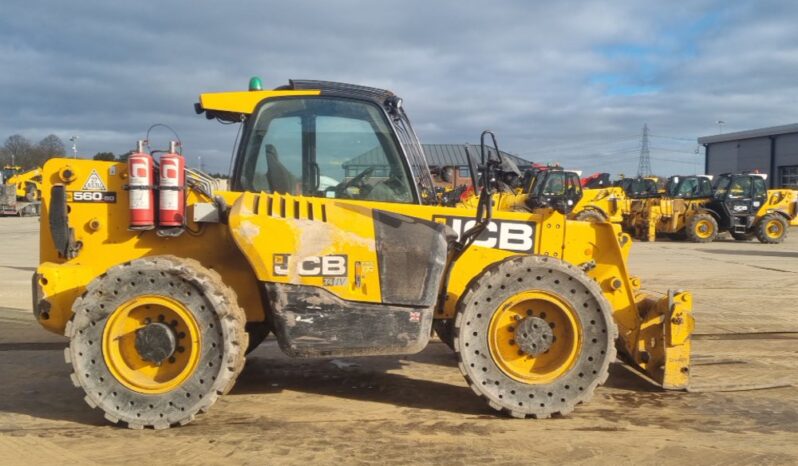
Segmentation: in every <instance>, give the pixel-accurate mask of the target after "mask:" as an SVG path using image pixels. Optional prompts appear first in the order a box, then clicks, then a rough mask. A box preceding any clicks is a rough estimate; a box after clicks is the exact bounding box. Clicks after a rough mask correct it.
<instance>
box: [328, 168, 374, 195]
mask: <svg viewBox="0 0 798 466" xmlns="http://www.w3.org/2000/svg"><path fill="white" fill-rule="evenodd" d="M374 168H375V167H374V166H371V167H368V168H367V169H365V170H363V171H362V172H360V173H358V174H357V175H355V176H354V177H353V178H352V179H351V180H349V181H342V182H341V183H339V184H338V186H336V187H335V188H333V189H334V190H335V194H336V197H346V190H347V189H349V188H351V187H354V186H356V187H359V188H361V190H362V189H363V188H364V186H363V185H364V184H365V183H366V181H367V180H368V179H369V178H371V174H372V173H374Z"/></svg>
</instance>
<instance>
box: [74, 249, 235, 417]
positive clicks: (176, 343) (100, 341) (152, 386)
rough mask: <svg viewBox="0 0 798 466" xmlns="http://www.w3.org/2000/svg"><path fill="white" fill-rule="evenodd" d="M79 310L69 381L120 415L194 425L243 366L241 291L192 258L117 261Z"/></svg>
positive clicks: (110, 414) (100, 405)
mask: <svg viewBox="0 0 798 466" xmlns="http://www.w3.org/2000/svg"><path fill="white" fill-rule="evenodd" d="M72 310H73V312H74V316H73V318H72V320H71V321H70V322H69V324H68V325H67V329H66V334H67V336H68V337H69V338H70V343H69V348H68V349H67V350H66V357H67V362H70V363H71V364H72V367H73V369H74V373H73V374H72V375H71V377H72V381H73V383H74V384H75V385H76V386H79V387H81V388H83V390H84V391H85V392H86V397H85V400H86V402H87V403H88V404H89V405H90V406H92V407H98V408H100V409H102V410H103V411H104V412H105V417H106V418H107V419H108V420H110V421H111V422H114V423H117V422H124V423H126V424H127V426H128V427H131V428H143V427H154V428H167V427H169V426H171V425H175V424H187V423H189V422H190V421H191V420H193V419H194V416H195V415H196V414H197V413H200V412H205V411H206V410H207V409H208V408H209V407H210V406H211V405H212V404H213V403H214V402H215V401H216V399H217V398H218V397H219V396H220V395H222V394H224V393H227V392H228V391H229V390H230V389H231V388H232V387H233V384H234V382H235V379H236V377H237V376H238V374H239V372H240V371H241V369H242V368H243V365H244V349H245V348H246V347H247V334H246V332H245V331H244V320H245V318H244V313H243V311H242V310H241V308H240V307H239V306H238V304H237V300H236V296H235V293H234V292H233V291H232V290H231V289H230V288H229V287H227V286H226V285H225V284H224V283H223V282H222V280H221V277H220V276H219V275H218V274H217V273H216V272H213V271H211V270H208V269H206V268H204V267H203V266H202V265H200V264H199V262H197V261H194V260H190V259H179V258H177V257H173V256H156V257H150V258H144V259H138V260H134V261H132V262H128V263H126V264H122V265H119V266H116V267H113V268H111V269H110V270H109V271H108V272H107V273H106V274H104V275H102V276H100V277H98V278H97V279H95V280H94V281H92V282H91V283H90V284H89V286H88V288H87V291H86V293H84V295H83V296H81V297H80V298H79V299H78V300H76V301H75V304H74V305H73V307H72Z"/></svg>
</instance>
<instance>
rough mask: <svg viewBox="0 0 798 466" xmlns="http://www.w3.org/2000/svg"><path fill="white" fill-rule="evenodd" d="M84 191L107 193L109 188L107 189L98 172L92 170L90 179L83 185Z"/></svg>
mask: <svg viewBox="0 0 798 466" xmlns="http://www.w3.org/2000/svg"><path fill="white" fill-rule="evenodd" d="M81 189H82V190H83V191H107V190H108V188H106V187H105V183H103V180H102V178H100V175H99V174H98V173H97V170H95V169H92V170H91V174H90V175H89V178H88V179H87V180H86V182H85V183H83V188H81Z"/></svg>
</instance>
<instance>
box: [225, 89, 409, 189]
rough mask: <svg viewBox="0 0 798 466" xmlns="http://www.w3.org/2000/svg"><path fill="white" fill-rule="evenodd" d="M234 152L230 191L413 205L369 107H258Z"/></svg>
mask: <svg viewBox="0 0 798 466" xmlns="http://www.w3.org/2000/svg"><path fill="white" fill-rule="evenodd" d="M247 134H248V137H247V140H246V141H245V142H244V143H243V144H242V147H243V152H242V154H243V156H242V157H241V160H242V161H241V165H240V166H239V168H238V170H237V176H236V182H237V187H238V189H241V190H244V191H256V192H267V193H282V194H293V195H304V196H315V197H327V198H344V199H359V200H372V201H385V202H414V199H415V196H414V192H413V190H412V188H411V183H410V181H409V180H410V176H409V173H408V170H407V167H406V165H405V164H404V162H403V158H402V156H401V153H402V152H401V150H400V148H399V147H398V146H397V143H396V142H395V139H394V137H393V132H392V130H391V128H390V126H389V124H388V122H387V120H386V119H385V116H384V114H383V113H382V111H381V110H380V109H379V107H377V106H376V105H374V104H371V103H368V102H362V101H356V100H348V99H340V98H327V97H312V98H289V99H275V100H272V101H267V102H265V103H264V104H262V105H261V106H260V108H259V110H258V112H257V115H256V116H255V119H254V124H253V125H252V127H251V128H250V129H249V131H248V133H247Z"/></svg>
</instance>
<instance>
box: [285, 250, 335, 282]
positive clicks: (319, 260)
mask: <svg viewBox="0 0 798 466" xmlns="http://www.w3.org/2000/svg"><path fill="white" fill-rule="evenodd" d="M293 261H298V262H297V263H296V273H297V274H299V275H300V276H302V277H345V276H346V275H347V258H346V255H343V254H340V255H329V256H309V257H304V258H297V257H294V256H291V255H290V254H275V255H274V275H276V276H279V277H285V276H288V273H289V270H291V266H292V264H291V263H292V262H293Z"/></svg>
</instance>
